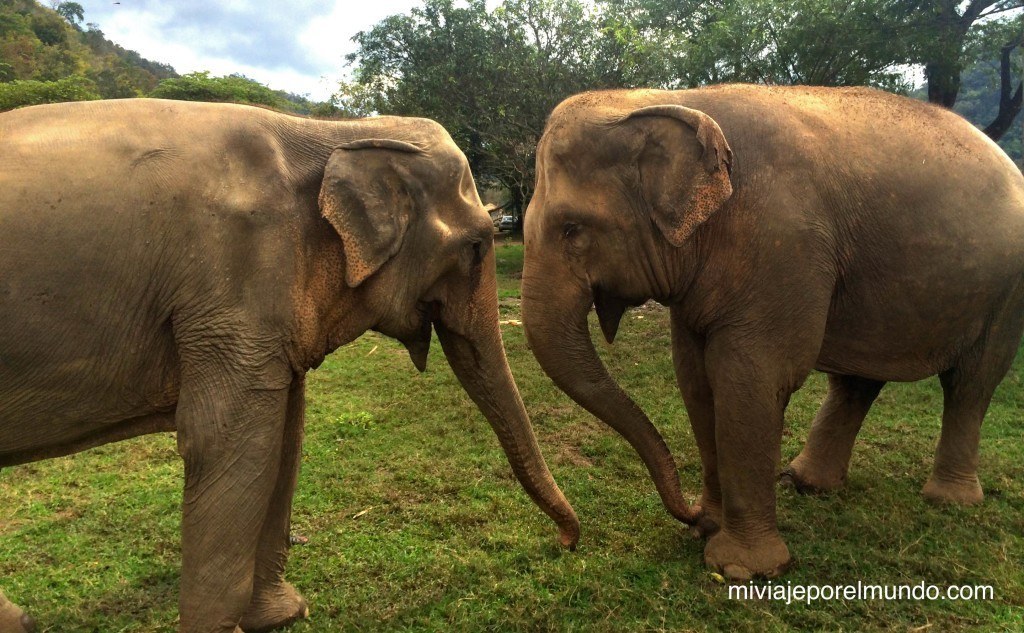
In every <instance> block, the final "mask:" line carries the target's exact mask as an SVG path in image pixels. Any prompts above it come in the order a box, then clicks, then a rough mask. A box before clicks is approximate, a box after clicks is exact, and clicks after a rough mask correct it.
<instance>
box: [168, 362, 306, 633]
mask: <svg viewBox="0 0 1024 633" xmlns="http://www.w3.org/2000/svg"><path fill="white" fill-rule="evenodd" d="M225 365H229V364H228V363H225ZM232 371H233V368H232V367H230V366H228V367H223V366H218V367H206V366H204V367H203V368H202V369H195V370H192V371H188V372H187V373H185V372H183V376H182V390H181V395H180V397H179V401H178V409H177V413H176V417H177V424H178V449H179V452H180V453H181V455H182V458H183V459H184V461H185V495H184V506H183V508H184V516H183V520H182V569H181V595H180V625H179V626H180V630H181V631H182V632H183V633H200V632H202V633H214V632H217V633H238V632H240V631H241V629H240V628H239V626H238V625H239V622H240V620H241V619H242V615H243V613H244V612H245V610H246V607H247V606H248V605H249V602H250V599H251V597H252V590H253V570H254V567H255V564H256V552H257V549H258V546H259V540H260V535H261V532H262V531H263V527H264V523H265V521H266V517H267V510H268V507H269V503H270V499H271V495H272V493H273V492H274V488H275V485H276V483H277V475H278V468H279V463H280V453H281V442H282V436H283V427H284V419H285V408H286V404H287V399H288V389H287V385H285V386H284V387H283V388H282V387H280V386H273V387H271V386H268V385H267V382H268V381H267V379H266V378H267V377H266V376H261V377H239V376H236V375H232V373H231V372H232ZM234 371H235V372H236V373H237V370H234ZM269 382H276V381H273V380H271V381H269Z"/></svg>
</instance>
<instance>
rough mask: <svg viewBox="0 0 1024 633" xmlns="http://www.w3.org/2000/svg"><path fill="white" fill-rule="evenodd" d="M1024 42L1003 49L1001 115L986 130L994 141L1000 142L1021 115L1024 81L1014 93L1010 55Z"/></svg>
mask: <svg viewBox="0 0 1024 633" xmlns="http://www.w3.org/2000/svg"><path fill="white" fill-rule="evenodd" d="M1022 42H1024V38H1019V39H1017V40H1015V41H1013V42H1010V43H1009V44H1007V45H1006V46H1004V47H1003V48H1002V51H1000V56H999V114H997V115H996V118H995V120H994V121H992V123H990V124H989V125H988V127H986V128H985V134H988V136H989V138H991V139H992V140H993V141H998V140H999V139H1000V138H1002V136H1003V134H1006V131H1007V130H1009V129H1010V125H1012V124H1013V120H1014V119H1016V118H1017V115H1018V114H1020V110H1021V105H1022V103H1024V81H1021V82H1020V83H1018V84H1017V91H1016V92H1013V76H1012V75H1011V73H1010V54H1011V53H1013V50H1014V49H1015V48H1017V47H1018V46H1020V45H1021V43H1022Z"/></svg>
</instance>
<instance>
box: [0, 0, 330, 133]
mask: <svg viewBox="0 0 1024 633" xmlns="http://www.w3.org/2000/svg"><path fill="white" fill-rule="evenodd" d="M52 7H53V8H48V7H44V6H42V5H41V4H39V3H38V2H35V1H34V0H0V111H3V110H10V109H12V108H17V107H21V106H27V105H35V104H40V103H54V102H59V101H84V100H90V99H120V98H126V97H144V96H153V97H163V98H167V99H183V100H191V101H231V102H235V103H253V104H258V105H265V106H270V107H272V108H275V109H277V110H284V111H289V112H296V113H300V114H315V115H319V116H337V115H339V114H343V112H341V111H340V110H339V109H338V108H337V107H336V106H334V105H332V104H330V103H316V102H312V101H310V100H309V99H308V98H306V97H304V96H301V95H295V94H290V93H288V92H285V91H283V90H273V89H271V88H268V87H267V86H265V85H263V84H261V83H259V82H258V81H255V80H253V79H249V78H248V77H244V76H242V75H239V74H232V75H227V76H224V77H210V75H209V73H208V72H196V73H190V74H188V75H184V76H180V75H178V73H176V72H175V71H174V68H172V67H171V66H169V65H168V64H162V63H160V62H154V61H151V60H148V59H145V58H144V57H142V56H141V55H139V54H138V53H136V52H135V51H130V50H127V49H125V48H123V47H121V46H118V45H117V44H115V43H114V42H111V41H110V40H108V39H107V38H106V37H105V36H104V35H103V31H101V30H100V29H99V27H98V26H97V25H96V24H91V23H86V24H85V25H84V26H83V25H82V23H83V22H84V21H85V11H84V10H83V8H82V5H80V4H79V3H77V2H61V1H56V0H55V1H54V2H53V3H52Z"/></svg>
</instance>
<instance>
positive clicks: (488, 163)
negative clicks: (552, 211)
mask: <svg viewBox="0 0 1024 633" xmlns="http://www.w3.org/2000/svg"><path fill="white" fill-rule="evenodd" d="M355 39H356V41H357V42H358V44H359V50H358V51H357V52H356V53H354V54H352V55H350V56H349V61H350V62H353V63H356V64H357V73H356V81H357V85H358V86H359V90H361V91H362V92H360V93H359V96H360V98H361V104H362V109H366V108H371V109H372V110H375V111H378V112H381V113H388V114H400V115H408V116H427V117H430V118H433V119H436V120H437V121H439V122H440V123H441V124H442V125H444V126H445V127H446V128H447V129H448V131H449V132H450V133H451V134H452V136H453V138H454V139H455V140H456V142H457V143H458V144H459V146H460V147H461V148H462V149H463V151H464V152H465V153H466V156H467V157H468V159H469V162H470V165H471V167H472V168H473V171H474V174H475V175H476V176H477V177H478V179H479V181H480V182H481V184H482V185H484V186H487V185H493V184H499V185H502V186H504V187H506V188H508V189H509V190H510V191H511V192H512V195H513V198H514V202H513V206H516V203H518V204H520V205H521V203H522V202H523V201H524V200H525V199H526V197H527V195H528V192H529V188H530V187H531V186H532V182H533V163H534V148H535V146H536V142H537V140H538V139H539V137H540V134H541V132H542V130H543V126H544V120H545V118H546V117H547V115H548V114H549V113H550V111H551V109H552V108H553V107H554V106H555V105H556V104H557V103H558V102H559V101H561V100H562V99H563V98H565V97H567V96H569V95H570V94H573V93H575V92H579V91H581V90H585V89H588V88H595V87H602V86H612V85H618V84H620V83H622V81H621V79H617V76H618V75H621V74H623V73H622V71H621V70H620V69H616V68H611V69H610V68H607V67H606V66H604V65H601V64H599V63H597V62H598V60H608V59H611V58H612V57H613V56H611V55H609V54H608V53H607V52H606V50H604V47H605V46H606V44H609V43H612V42H613V38H612V37H605V36H604V35H603V31H602V25H601V23H600V21H599V20H598V17H597V15H596V14H595V13H594V12H593V11H592V10H591V9H590V8H589V7H588V5H586V4H585V3H583V2H581V1H579V0H507V1H506V2H503V3H501V4H499V5H498V6H497V7H495V8H494V10H493V11H490V12H489V11H488V10H487V6H486V3H485V2H483V0H471V1H469V2H466V3H455V2H454V1H453V0H427V1H426V2H424V4H423V6H421V7H417V8H414V9H413V10H412V11H411V12H410V14H409V15H393V16H391V17H388V18H386V19H385V20H383V21H381V22H380V23H379V24H378V25H376V26H375V27H374V28H373V29H371V30H370V31H366V32H362V33H359V34H358V35H357V36H356V38H355ZM346 88H347V89H348V90H350V91H351V90H352V89H351V88H348V87H346ZM348 97H349V95H339V97H338V99H339V101H342V102H345V101H346V100H347V98H348Z"/></svg>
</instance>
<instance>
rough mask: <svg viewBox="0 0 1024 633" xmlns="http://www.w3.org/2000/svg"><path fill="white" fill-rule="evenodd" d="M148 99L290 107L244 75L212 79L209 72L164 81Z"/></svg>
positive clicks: (270, 91)
mask: <svg viewBox="0 0 1024 633" xmlns="http://www.w3.org/2000/svg"><path fill="white" fill-rule="evenodd" d="M149 96H150V97H155V98H159V99H178V100H180V101H213V102H228V103H253V104H259V105H266V106H272V107H277V108H285V107H287V104H286V102H285V100H284V98H283V97H282V96H281V95H280V94H278V93H277V92H275V91H274V90H271V89H270V88H268V87H266V86H264V85H263V84H261V83H259V82H257V81H253V80H252V79H249V78H247V77H243V76H241V75H228V76H227V77H211V76H210V73H209V72H207V71H203V72H195V73H189V74H187V75H184V76H182V77H176V78H173V79H164V80H163V81H161V82H160V83H159V85H157V87H156V88H155V89H154V90H153V91H152V92H151V93H149Z"/></svg>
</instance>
